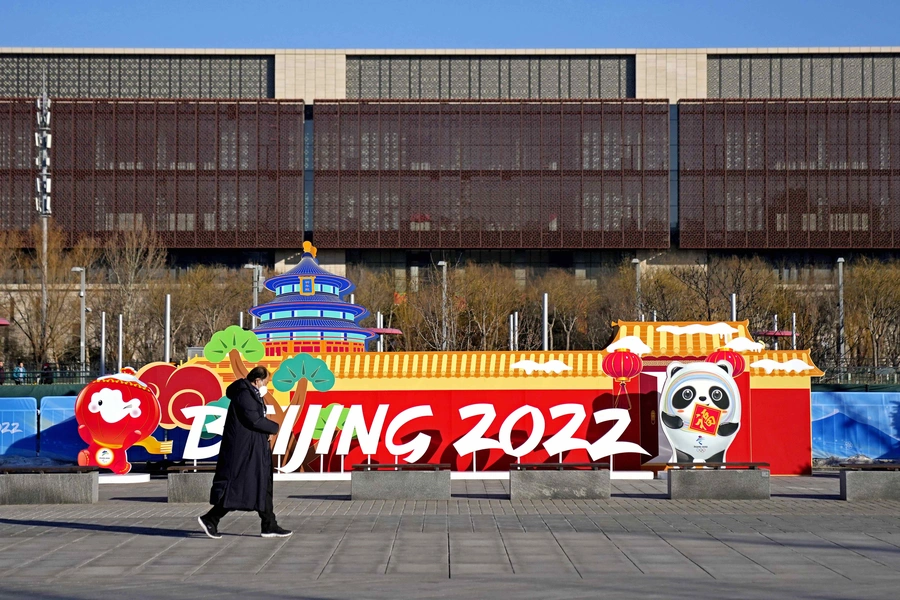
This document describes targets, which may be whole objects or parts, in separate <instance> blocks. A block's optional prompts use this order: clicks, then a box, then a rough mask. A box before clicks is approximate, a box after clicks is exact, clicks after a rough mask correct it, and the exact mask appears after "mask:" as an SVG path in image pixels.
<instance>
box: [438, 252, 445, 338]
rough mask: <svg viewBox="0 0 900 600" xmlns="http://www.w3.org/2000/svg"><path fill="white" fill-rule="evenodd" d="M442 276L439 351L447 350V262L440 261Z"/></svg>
mask: <svg viewBox="0 0 900 600" xmlns="http://www.w3.org/2000/svg"><path fill="white" fill-rule="evenodd" d="M437 265H438V266H439V267H440V268H441V271H442V274H443V283H442V286H441V350H447V261H445V260H441V261H438V264H437Z"/></svg>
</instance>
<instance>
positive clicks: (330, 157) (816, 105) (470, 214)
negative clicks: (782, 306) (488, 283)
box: [0, 48, 900, 272]
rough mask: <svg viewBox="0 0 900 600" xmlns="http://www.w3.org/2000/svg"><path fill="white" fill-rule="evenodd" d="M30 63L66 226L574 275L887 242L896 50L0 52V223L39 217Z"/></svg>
mask: <svg viewBox="0 0 900 600" xmlns="http://www.w3.org/2000/svg"><path fill="white" fill-rule="evenodd" d="M45 77H46V82H47V83H46V85H47V90H48V93H49V95H50V97H51V98H52V99H53V100H54V102H53V105H52V111H53V122H52V134H53V148H52V155H51V161H52V162H51V169H52V173H53V192H52V197H53V208H54V215H55V218H56V221H57V223H58V224H59V225H60V226H61V227H62V228H63V230H65V231H66V232H67V233H68V234H70V236H71V237H72V238H73V239H74V238H77V237H79V236H81V235H86V234H89V235H95V236H102V235H104V234H106V233H108V232H111V231H118V230H128V229H134V228H141V227H147V228H152V229H154V230H155V231H157V232H158V233H159V234H160V235H161V237H162V239H163V240H164V242H165V243H166V244H167V245H168V246H169V247H170V248H171V249H172V251H173V253H181V254H182V255H184V256H190V254H191V253H192V252H215V253H216V256H218V257H220V259H221V260H222V261H224V262H228V261H233V262H235V263H237V262H239V261H240V260H242V256H243V255H242V253H245V252H246V251H248V250H253V251H256V252H261V253H267V255H268V256H269V257H270V260H271V261H272V262H275V263H278V264H279V265H281V266H282V267H284V268H290V266H291V264H292V262H293V263H296V262H297V261H298V260H299V258H300V256H301V255H302V251H301V244H302V241H303V240H304V239H312V240H313V241H314V242H315V244H316V246H318V247H319V249H320V252H319V260H320V262H321V263H322V265H323V267H325V268H329V269H332V270H335V269H337V270H340V268H341V266H342V265H344V264H346V263H347V262H357V261H360V262H366V263H368V264H376V265H377V264H382V265H384V266H391V267H393V268H406V267H413V266H416V265H419V264H422V265H426V264H431V263H432V262H433V261H434V260H438V259H439V258H437V257H444V256H447V255H453V254H454V253H455V254H466V255H468V256H469V257H471V258H474V259H476V260H478V259H496V260H501V261H504V262H509V263H511V264H516V265H520V266H523V267H526V266H532V265H537V266H541V265H557V266H568V267H574V268H576V269H582V270H584V271H585V272H589V271H590V269H591V268H595V267H598V266H601V265H603V264H614V263H616V262H618V261H620V260H621V259H622V258H624V257H627V256H638V257H639V258H641V259H642V260H644V259H647V258H650V257H659V256H662V255H667V256H670V257H671V256H675V257H676V260H677V256H679V255H683V256H691V257H694V256H696V254H697V253H700V254H702V253H704V252H736V251H740V252H747V251H749V252H762V253H775V254H777V253H783V252H784V251H792V252H794V253H796V254H797V255H800V254H801V253H802V254H803V256H807V257H809V256H824V257H828V256H829V255H830V254H829V253H834V252H847V251H851V252H852V251H860V252H866V251H889V252H890V251H893V250H896V249H897V248H898V245H900V48H770V49H746V48H741V49H689V50H638V49H634V50H628V49H625V50H416V51H399V50H398V51H394V50H296V51H293V50H252V51H251V50H162V49H156V50H144V49H102V50H101V49H23V48H0V228H2V229H7V230H24V229H27V228H28V227H29V226H30V225H31V224H33V223H34V222H35V221H36V216H35V210H34V192H33V190H34V178H35V174H36V169H35V167H34V155H35V152H34V139H33V132H34V122H35V121H34V112H35V109H34V98H36V97H37V96H38V95H39V94H40V92H41V88H42V82H43V81H44V80H45ZM292 257H293V258H292ZM329 265H330V266H329Z"/></svg>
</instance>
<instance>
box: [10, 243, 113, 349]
mask: <svg viewBox="0 0 900 600" xmlns="http://www.w3.org/2000/svg"><path fill="white" fill-rule="evenodd" d="M40 236H41V231H40V227H39V226H38V225H35V226H33V227H32V228H31V230H30V231H29V235H28V237H26V238H21V237H19V236H15V235H10V234H6V235H5V236H4V240H3V241H2V243H3V245H4V246H6V250H5V251H3V254H4V255H5V257H4V259H3V261H4V263H5V271H6V273H7V275H8V276H7V277H4V278H3V280H2V283H0V299H2V304H3V305H7V306H11V307H12V314H11V315H10V318H11V323H12V325H13V327H14V328H15V329H16V331H17V332H18V333H19V334H20V335H21V336H22V338H23V340H24V341H25V347H26V348H27V351H28V353H29V355H30V358H31V360H32V361H34V362H35V363H42V362H46V361H57V360H59V358H60V357H61V356H62V355H64V354H65V353H66V351H67V349H68V347H69V346H70V345H71V344H72V343H73V342H74V340H75V339H77V335H78V323H79V315H78V302H77V296H78V286H77V284H76V281H75V277H74V275H73V274H72V267H75V266H78V267H86V268H90V267H91V265H92V264H93V263H94V262H95V261H96V258H97V249H96V247H95V245H94V244H93V241H92V240H91V239H87V238H85V239H83V240H81V241H79V242H78V243H77V244H76V245H75V247H74V248H71V249H69V250H68V251H67V250H65V235H64V234H63V233H62V232H61V231H60V230H59V229H58V228H56V227H54V226H52V225H51V227H50V228H49V231H48V237H47V281H46V288H47V322H46V327H43V326H42V323H41V320H42V316H41V315H42V312H41V289H42V282H41V267H40V265H41V261H42V259H43V256H42V252H43V250H42V245H41V244H40V243H36V244H35V243H33V242H34V241H35V240H39V239H40ZM29 241H30V242H31V243H28V244H27V245H28V246H31V247H34V248H35V250H34V252H31V251H28V250H26V249H24V248H23V246H24V245H25V244H26V242H29ZM15 246H18V247H15ZM11 271H14V272H15V273H16V276H15V277H12V276H9V275H11Z"/></svg>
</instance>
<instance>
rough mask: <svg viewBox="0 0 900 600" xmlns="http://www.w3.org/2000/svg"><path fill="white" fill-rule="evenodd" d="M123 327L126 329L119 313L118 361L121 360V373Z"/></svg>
mask: <svg viewBox="0 0 900 600" xmlns="http://www.w3.org/2000/svg"><path fill="white" fill-rule="evenodd" d="M123 329H124V327H123V323H122V315H119V356H118V361H119V370H118V372H119V373H121V372H122V335H123V331H122V330H123Z"/></svg>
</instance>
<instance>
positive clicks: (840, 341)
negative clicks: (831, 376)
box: [837, 258, 844, 372]
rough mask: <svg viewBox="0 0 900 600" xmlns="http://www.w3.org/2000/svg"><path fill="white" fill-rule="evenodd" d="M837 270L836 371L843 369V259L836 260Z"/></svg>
mask: <svg viewBox="0 0 900 600" xmlns="http://www.w3.org/2000/svg"><path fill="white" fill-rule="evenodd" d="M837 268H838V371H840V372H843V368H844V259H843V258H838V259H837Z"/></svg>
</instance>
